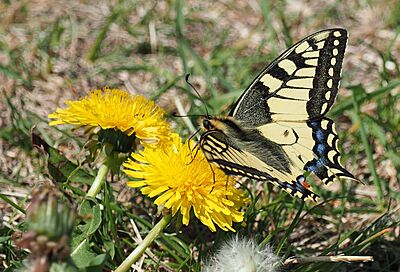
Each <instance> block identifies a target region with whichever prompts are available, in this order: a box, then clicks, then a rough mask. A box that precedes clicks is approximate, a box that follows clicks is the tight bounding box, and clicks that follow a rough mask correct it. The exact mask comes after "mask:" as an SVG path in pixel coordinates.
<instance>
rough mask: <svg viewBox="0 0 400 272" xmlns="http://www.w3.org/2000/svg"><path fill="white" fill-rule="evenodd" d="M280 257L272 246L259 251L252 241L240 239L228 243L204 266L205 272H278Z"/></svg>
mask: <svg viewBox="0 0 400 272" xmlns="http://www.w3.org/2000/svg"><path fill="white" fill-rule="evenodd" d="M278 264H279V257H277V256H276V255H275V254H274V253H273V251H272V249H271V247H270V246H268V245H267V246H264V247H263V248H261V249H257V245H256V242H255V241H254V240H252V239H243V238H238V237H237V236H236V237H234V238H232V239H230V240H229V241H227V242H226V243H225V244H224V245H223V246H222V247H221V248H220V249H219V250H218V252H217V253H216V255H215V256H214V257H212V258H211V260H210V261H208V263H207V264H206V265H205V266H204V268H203V270H202V271H203V272H225V271H231V272H277V271H278V269H279V266H278Z"/></svg>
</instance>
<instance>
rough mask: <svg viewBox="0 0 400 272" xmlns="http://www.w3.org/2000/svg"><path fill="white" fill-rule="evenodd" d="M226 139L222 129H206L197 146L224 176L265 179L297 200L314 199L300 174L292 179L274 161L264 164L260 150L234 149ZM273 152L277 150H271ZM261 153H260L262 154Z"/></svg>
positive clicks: (313, 194)
mask: <svg viewBox="0 0 400 272" xmlns="http://www.w3.org/2000/svg"><path fill="white" fill-rule="evenodd" d="M230 140H231V139H230V138H228V137H227V136H226V135H225V134H224V133H223V132H220V131H218V130H210V131H208V132H206V133H204V134H203V135H202V137H201V141H200V146H201V148H202V150H203V151H204V154H205V155H206V158H207V160H208V161H209V162H210V163H216V164H217V165H218V167H219V168H220V169H221V170H223V171H224V172H225V173H226V174H227V175H235V176H242V177H247V178H251V179H255V180H259V181H269V182H272V183H273V184H275V185H277V186H279V187H280V188H282V189H284V190H285V191H287V192H288V193H290V194H291V195H292V196H297V197H299V198H301V199H307V198H310V199H313V200H314V201H316V199H317V198H318V195H316V194H315V193H313V192H312V191H311V190H310V188H309V186H308V184H307V183H306V182H305V180H304V176H303V175H299V176H298V177H297V178H296V179H294V180H293V179H292V176H290V175H287V172H286V171H285V170H283V169H280V170H278V169H277V168H275V167H276V163H277V162H276V161H275V165H274V166H275V167H274V166H272V165H270V164H267V163H265V162H264V158H263V157H262V158H261V159H260V158H259V156H260V155H261V154H262V150H260V152H254V149H253V150H252V152H250V151H248V150H245V149H238V148H236V147H233V146H232V145H231V144H229V142H230ZM274 152H275V153H276V154H277V153H280V152H281V151H279V150H275V151H274ZM260 153H261V154H260ZM262 155H263V156H264V155H265V154H262ZM285 156H286V154H285V153H284V152H283V153H281V156H280V157H285ZM278 168H279V167H278Z"/></svg>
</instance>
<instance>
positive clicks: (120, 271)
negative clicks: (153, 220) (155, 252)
mask: <svg viewBox="0 0 400 272" xmlns="http://www.w3.org/2000/svg"><path fill="white" fill-rule="evenodd" d="M170 221H171V215H170V214H167V215H164V217H163V218H161V220H160V222H158V223H157V225H155V226H154V228H153V229H152V230H150V232H149V233H148V234H147V236H146V238H144V240H143V241H142V242H141V243H140V244H139V245H138V246H137V247H136V248H135V250H134V251H132V253H131V254H129V256H128V257H127V258H126V259H125V260H124V261H123V262H122V263H121V264H120V266H118V268H117V269H115V270H114V272H125V271H128V270H129V269H130V267H131V266H132V264H134V263H135V262H136V261H137V260H138V259H139V258H140V257H141V256H142V255H143V253H144V251H145V250H146V249H147V248H148V247H149V245H150V244H151V243H152V242H153V241H154V240H155V239H156V238H157V237H158V235H159V234H160V232H161V231H162V230H163V229H164V228H165V227H166V226H167V225H168V223H169V222H170Z"/></svg>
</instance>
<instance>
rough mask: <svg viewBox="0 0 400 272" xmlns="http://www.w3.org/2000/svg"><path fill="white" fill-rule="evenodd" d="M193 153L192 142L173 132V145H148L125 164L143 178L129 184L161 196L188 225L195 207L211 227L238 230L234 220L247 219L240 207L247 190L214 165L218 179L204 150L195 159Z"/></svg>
mask: <svg viewBox="0 0 400 272" xmlns="http://www.w3.org/2000/svg"><path fill="white" fill-rule="evenodd" d="M192 156H193V154H192V151H191V150H190V148H189V146H188V143H187V142H186V143H182V141H181V138H180V137H179V136H178V135H177V134H173V136H172V142H171V144H170V145H169V146H167V145H165V146H163V148H159V149H151V148H145V149H144V150H143V151H141V152H140V153H138V154H135V153H133V154H132V155H131V157H132V159H128V161H126V162H125V163H124V164H123V165H124V167H125V169H124V170H123V171H124V172H125V173H126V174H128V175H129V176H131V177H133V178H137V179H140V180H139V181H129V182H128V186H130V187H134V188H137V187H142V189H141V192H142V193H143V194H145V195H148V196H149V197H157V198H156V200H155V201H154V203H155V204H156V205H158V206H162V207H165V208H168V209H171V211H172V215H175V214H176V213H177V212H178V211H180V213H181V214H182V218H183V219H182V222H183V224H184V225H188V224H189V217H190V211H191V210H192V209H193V212H194V215H195V216H196V217H197V218H199V219H200V221H201V222H202V223H203V224H204V225H206V226H208V227H209V228H210V230H212V231H216V227H215V224H216V225H218V226H219V227H220V228H221V229H223V230H225V231H228V230H231V231H235V230H234V229H233V228H232V223H233V222H241V221H243V212H241V211H239V210H240V208H241V207H243V206H244V203H245V202H246V200H247V199H246V198H245V197H244V195H243V192H242V191H241V190H239V189H237V188H235V186H234V185H235V182H234V180H233V179H232V178H230V177H228V176H226V175H225V174H224V173H223V172H222V171H221V170H219V169H218V168H215V169H214V172H215V180H214V176H213V173H212V171H211V169H210V166H209V164H208V162H207V160H206V158H205V157H204V155H203V153H202V152H198V153H197V155H196V156H195V158H194V159H193V160H192Z"/></svg>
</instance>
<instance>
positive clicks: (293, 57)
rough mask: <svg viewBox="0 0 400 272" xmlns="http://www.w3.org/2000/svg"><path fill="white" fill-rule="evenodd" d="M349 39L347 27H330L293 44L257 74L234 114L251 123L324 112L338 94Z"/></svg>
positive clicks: (291, 118)
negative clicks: (345, 28)
mask: <svg viewBox="0 0 400 272" xmlns="http://www.w3.org/2000/svg"><path fill="white" fill-rule="evenodd" d="M346 42H347V32H346V30H344V29H330V30H323V31H320V32H317V33H315V34H313V35H310V36H309V37H307V38H305V39H304V40H302V41H300V42H298V43H297V44H295V45H293V46H292V47H291V48H289V49H288V50H286V51H285V52H284V53H283V54H281V55H280V56H279V57H278V58H277V59H276V60H275V61H273V62H272V63H271V64H270V65H269V66H267V68H265V69H264V70H263V71H262V72H261V73H260V74H259V75H258V76H257V78H256V79H255V80H254V81H253V83H252V84H251V85H250V86H249V87H248V88H247V90H246V91H245V92H244V93H243V94H242V96H241V97H240V98H239V100H238V102H237V103H236V105H235V107H234V108H233V109H232V111H231V113H230V115H231V116H233V117H235V118H236V119H237V120H241V121H243V122H246V123H248V124H251V125H262V124H266V123H270V122H273V121H301V120H302V121H305V120H308V119H315V118H319V117H322V116H324V115H325V114H326V113H327V112H328V110H329V109H330V108H331V106H332V104H333V103H334V101H335V98H336V95H337V91H338V87H339V81H340V73H341V68H342V62H343V57H344V51H345V47H346Z"/></svg>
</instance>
